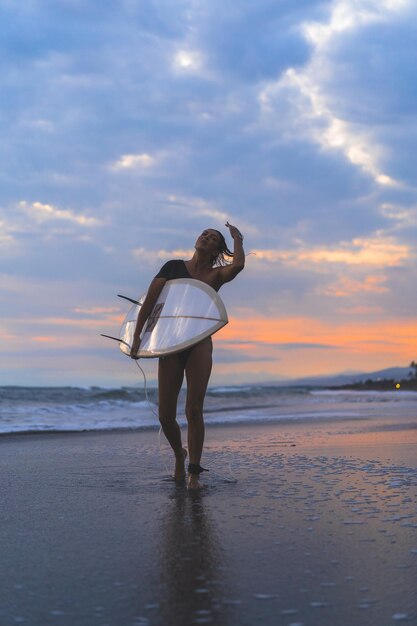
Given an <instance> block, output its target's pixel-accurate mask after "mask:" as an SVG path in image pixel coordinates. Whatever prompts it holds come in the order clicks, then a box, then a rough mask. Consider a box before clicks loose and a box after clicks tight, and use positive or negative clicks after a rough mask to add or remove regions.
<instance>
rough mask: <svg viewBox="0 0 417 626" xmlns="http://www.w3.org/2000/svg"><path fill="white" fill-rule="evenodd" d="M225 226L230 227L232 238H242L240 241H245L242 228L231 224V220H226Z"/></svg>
mask: <svg viewBox="0 0 417 626" xmlns="http://www.w3.org/2000/svg"><path fill="white" fill-rule="evenodd" d="M225 226H227V228H228V229H229V232H230V236H231V237H232V239H236V238H238V239H240V241H243V235H242V233H241V232H240V230H239V229H238V228H236V226H232V224H229V222H226V224H225Z"/></svg>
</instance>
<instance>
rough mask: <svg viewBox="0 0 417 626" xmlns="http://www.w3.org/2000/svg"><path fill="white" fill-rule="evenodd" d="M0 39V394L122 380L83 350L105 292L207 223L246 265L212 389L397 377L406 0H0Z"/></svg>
mask: <svg viewBox="0 0 417 626" xmlns="http://www.w3.org/2000/svg"><path fill="white" fill-rule="evenodd" d="M0 23H1V25H2V27H1V28H2V37H1V43H0V48H1V54H0V66H1V79H0V80H1V83H0V84H1V98H0V130H1V134H0V155H1V168H0V299H1V310H0V352H1V363H0V384H3V385H6V384H11V385H86V386H88V385H103V386H108V387H110V386H119V385H132V384H137V383H138V382H139V378H138V376H139V375H140V374H139V373H138V370H137V369H136V367H135V364H134V362H133V361H131V360H129V359H127V358H126V357H125V356H124V355H122V353H121V352H120V351H119V350H118V348H117V346H116V345H113V344H112V343H111V342H110V341H109V340H106V339H103V338H102V337H100V333H102V332H104V333H108V334H117V333H118V329H119V326H120V323H121V321H122V319H123V317H124V315H125V313H126V305H125V304H124V303H123V301H121V300H120V299H118V298H117V294H118V293H122V294H125V295H128V296H131V297H137V296H139V295H140V294H141V293H143V292H145V291H146V289H147V286H148V284H149V282H150V280H151V279H152V278H153V276H154V275H155V274H156V273H157V271H158V270H159V268H160V266H161V265H162V264H163V263H164V262H165V261H166V260H168V259H170V258H184V259H187V258H190V257H191V255H192V253H193V247H194V243H195V240H196V237H197V236H198V235H199V234H200V232H201V231H202V230H203V229H205V228H207V227H210V228H217V229H219V230H222V231H223V232H224V233H225V234H226V235H227V229H226V228H225V226H224V224H225V222H226V221H227V220H229V221H230V222H231V223H232V224H235V225H237V226H238V228H239V229H240V230H241V232H242V233H243V234H244V237H245V240H244V244H245V250H246V252H247V253H248V256H247V262H246V267H245V270H244V272H242V273H241V274H239V276H238V277H237V278H236V279H235V281H234V282H232V283H229V284H227V285H225V286H224V287H223V288H222V290H221V292H220V295H221V297H222V299H223V301H224V303H225V305H226V308H227V310H228V314H229V320H230V322H229V324H228V325H227V326H226V327H225V328H224V329H222V330H221V331H220V332H219V333H218V334H217V335H216V336H215V356H214V370H213V375H212V383H213V384H220V383H222V384H238V383H246V382H265V381H274V380H282V379H294V378H299V377H302V376H312V375H329V374H335V373H341V372H352V371H355V372H359V371H360V372H370V371H375V370H379V369H382V368H385V367H391V366H404V367H405V366H407V365H409V363H410V362H411V361H412V360H417V337H416V322H417V306H416V305H417V289H416V284H417V280H416V279H417V272H416V263H415V261H416V241H417V187H416V180H415V179H416V177H415V173H416V166H415V163H416V157H415V148H416V144H417V141H416V140H417V117H416V111H417V89H416V84H415V68H416V66H417V43H416V41H417V38H416V26H415V25H416V23H417V4H416V3H415V2H413V1H412V0H328V1H318V0H317V1H316V0H308V1H307V0H298V1H297V2H294V0H280V1H279V2H278V1H277V0H256V2H253V1H252V0H251V1H249V0H235V1H234V2H230V3H224V2H223V0H175V1H174V0H148V1H144V0H112V1H111V2H109V1H107V0H100V2H98V1H97V0H96V1H93V0H26V1H25V2H20V3H16V2H15V1H14V0H0ZM228 241H229V243H230V245H231V243H232V242H231V240H230V238H229V239H228ZM144 367H145V371H146V373H147V376H148V377H149V380H150V381H152V380H153V379H154V377H155V372H156V362H155V360H152V361H150V360H147V361H146V363H144Z"/></svg>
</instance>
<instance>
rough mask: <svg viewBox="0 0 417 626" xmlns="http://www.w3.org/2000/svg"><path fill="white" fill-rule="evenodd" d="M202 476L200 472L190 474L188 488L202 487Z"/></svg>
mask: <svg viewBox="0 0 417 626" xmlns="http://www.w3.org/2000/svg"><path fill="white" fill-rule="evenodd" d="M201 487H202V484H201V483H200V476H199V475H198V474H188V483H187V489H191V490H195V489H201Z"/></svg>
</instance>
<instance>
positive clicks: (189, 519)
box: [158, 488, 228, 626]
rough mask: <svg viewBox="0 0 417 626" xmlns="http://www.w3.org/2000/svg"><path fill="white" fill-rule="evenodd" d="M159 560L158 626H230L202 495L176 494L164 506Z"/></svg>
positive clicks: (217, 554)
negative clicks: (159, 619)
mask: <svg viewBox="0 0 417 626" xmlns="http://www.w3.org/2000/svg"><path fill="white" fill-rule="evenodd" d="M158 556H159V567H158V569H159V570H160V581H161V582H160V593H159V599H160V602H159V606H160V618H161V623H164V624H191V623H194V624H205V623H211V622H213V623H216V625H218V626H222V625H226V624H227V623H228V619H227V613H226V612H225V607H224V605H223V604H222V600H223V598H224V594H225V580H224V577H225V570H224V568H223V567H222V548H221V546H220V544H219V543H218V538H217V536H216V532H215V528H214V525H213V523H212V521H211V520H210V518H209V515H208V513H207V506H206V502H205V494H204V490H203V491H201V492H196V493H190V492H187V491H186V490H185V489H183V488H177V489H176V491H175V494H174V496H173V498H172V499H171V501H170V502H169V503H168V504H167V514H166V519H165V521H164V523H163V525H162V527H161V544H160V553H159V555H158Z"/></svg>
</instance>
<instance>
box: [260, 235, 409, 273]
mask: <svg viewBox="0 0 417 626" xmlns="http://www.w3.org/2000/svg"><path fill="white" fill-rule="evenodd" d="M253 254H254V255H255V260H259V261H263V260H266V261H269V262H271V263H276V262H281V263H283V264H288V265H301V266H303V265H310V264H313V265H322V264H327V265H333V264H342V265H353V266H361V267H363V266H377V267H396V266H400V265H402V264H404V263H405V262H407V261H410V260H411V259H413V258H414V252H413V250H412V249H411V247H410V246H408V245H406V244H403V243H400V242H398V241H397V240H396V239H395V238H394V237H392V236H375V237H370V238H368V239H365V238H357V239H353V240H352V241H351V242H341V243H340V244H339V245H338V246H337V247H336V246H334V247H331V248H330V247H329V248H324V247H318V246H317V247H314V246H305V247H299V248H298V249H294V250H258V249H255V250H254V251H253Z"/></svg>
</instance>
